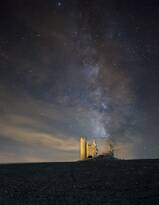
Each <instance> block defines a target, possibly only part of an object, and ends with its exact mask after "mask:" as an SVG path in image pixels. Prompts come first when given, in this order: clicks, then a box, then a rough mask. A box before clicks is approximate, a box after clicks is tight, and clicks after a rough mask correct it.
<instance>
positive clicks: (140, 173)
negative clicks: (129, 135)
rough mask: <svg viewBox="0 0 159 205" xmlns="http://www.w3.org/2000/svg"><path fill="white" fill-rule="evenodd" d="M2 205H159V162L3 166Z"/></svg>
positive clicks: (0, 173) (0, 181)
mask: <svg viewBox="0 0 159 205" xmlns="http://www.w3.org/2000/svg"><path fill="white" fill-rule="evenodd" d="M0 204H2V205H22V204H25V205H44V204H45V205H46V204H47V205H48V204H53V205H54V204H55V205H57V204H59V205H63V204H64V205H72V204H73V205H78V204H80V205H85V204H90V205H93V204H98V205H107V204H109V205H112V204H118V205H119V204H121V205H127V204H132V205H140V204H143V205H150V204H151V205H157V204H159V160H158V159H156V160H104V159H103V160H88V161H78V162H68V163H66V162H62V163H32V164H10V165H9V164H8V165H0Z"/></svg>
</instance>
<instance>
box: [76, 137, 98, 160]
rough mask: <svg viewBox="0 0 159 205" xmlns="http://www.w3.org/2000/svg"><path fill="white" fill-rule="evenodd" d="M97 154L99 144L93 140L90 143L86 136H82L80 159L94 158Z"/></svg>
mask: <svg viewBox="0 0 159 205" xmlns="http://www.w3.org/2000/svg"><path fill="white" fill-rule="evenodd" d="M96 155H97V144H96V141H95V140H93V143H91V144H90V143H88V142H87V139H86V137H81V138H80V159H81V160H85V159H88V158H93V157H95V156H96Z"/></svg>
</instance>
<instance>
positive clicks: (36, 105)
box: [0, 0, 159, 163]
mask: <svg viewBox="0 0 159 205" xmlns="http://www.w3.org/2000/svg"><path fill="white" fill-rule="evenodd" d="M158 67H159V6H158V5H157V1H153V0H152V1H148V0H145V1H121V0H111V1H105V0H67V1H64V0H45V1H43V0H15V1H11V0H5V1H3V2H1V6H0V163H8V162H41V161H72V160H78V159H79V136H81V135H84V136H86V137H87V138H88V139H89V140H91V139H93V138H95V139H96V140H97V143H98V146H99V153H103V152H104V150H105V142H106V140H107V139H111V141H112V142H113V143H114V150H115V155H116V156H117V157H119V158H124V159H129V158H158V157H159V126H158V122H159V106H158V105H159V91H158V90H159V68H158Z"/></svg>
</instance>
